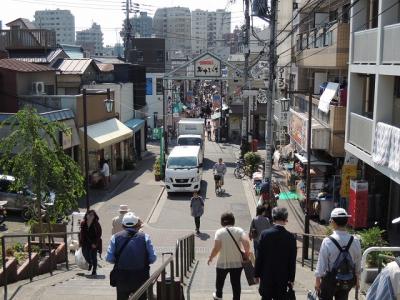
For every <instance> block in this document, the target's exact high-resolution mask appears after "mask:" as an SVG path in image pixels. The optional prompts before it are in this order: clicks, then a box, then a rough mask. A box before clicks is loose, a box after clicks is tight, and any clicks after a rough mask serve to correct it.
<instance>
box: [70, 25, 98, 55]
mask: <svg viewBox="0 0 400 300" xmlns="http://www.w3.org/2000/svg"><path fill="white" fill-rule="evenodd" d="M76 45H79V46H82V48H83V49H84V50H85V51H88V52H89V53H90V55H102V53H103V32H102V31H101V26H100V25H99V24H97V23H93V24H92V26H91V27H90V28H88V29H84V30H82V31H77V32H76Z"/></svg>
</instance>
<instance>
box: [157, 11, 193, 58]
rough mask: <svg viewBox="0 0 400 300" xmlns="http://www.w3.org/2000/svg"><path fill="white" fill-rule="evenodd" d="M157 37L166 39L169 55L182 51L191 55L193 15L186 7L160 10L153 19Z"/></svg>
mask: <svg viewBox="0 0 400 300" xmlns="http://www.w3.org/2000/svg"><path fill="white" fill-rule="evenodd" d="M153 30H154V34H155V36H156V37H159V38H164V39H165V49H166V51H167V53H170V52H175V51H177V50H180V51H182V52H183V53H184V54H185V55H190V54H191V49H192V43H191V14H190V10H189V8H186V7H164V8H158V9H157V10H156V13H155V14H154V18H153Z"/></svg>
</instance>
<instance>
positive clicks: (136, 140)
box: [125, 119, 146, 159]
mask: <svg viewBox="0 0 400 300" xmlns="http://www.w3.org/2000/svg"><path fill="white" fill-rule="evenodd" d="M145 123H146V122H145V120H143V119H131V120H129V121H127V122H125V125H126V126H127V127H128V128H130V129H131V130H132V132H133V136H132V139H131V141H130V143H129V145H130V146H129V149H128V150H129V153H131V154H133V155H134V156H135V157H136V158H138V159H140V158H141V157H142V152H143V151H144V150H145V146H146V140H145V136H146V135H145Z"/></svg>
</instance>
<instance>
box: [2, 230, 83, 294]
mask: <svg viewBox="0 0 400 300" xmlns="http://www.w3.org/2000/svg"><path fill="white" fill-rule="evenodd" d="M74 234H79V232H49V233H26V234H4V235H2V236H1V237H0V240H1V250H2V260H3V261H2V267H3V274H4V276H3V281H4V285H3V288H4V300H7V296H8V282H7V275H8V274H7V269H6V263H7V262H6V239H10V238H27V243H28V260H29V263H31V261H32V237H44V238H46V237H47V238H48V242H44V244H45V245H46V244H48V245H49V258H50V268H49V273H50V275H53V268H52V266H53V259H54V258H53V251H52V250H53V249H52V246H53V245H54V238H60V237H61V236H62V237H63V240H64V244H65V247H66V249H65V250H66V251H65V266H66V268H67V270H69V261H68V250H67V246H68V245H67V236H68V235H74ZM33 277H34V274H32V269H29V280H30V281H31V282H32V280H33Z"/></svg>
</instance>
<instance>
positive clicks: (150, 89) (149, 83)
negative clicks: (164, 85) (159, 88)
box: [146, 78, 153, 96]
mask: <svg viewBox="0 0 400 300" xmlns="http://www.w3.org/2000/svg"><path fill="white" fill-rule="evenodd" d="M146 95H148V96H151V95H153V78H146Z"/></svg>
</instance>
